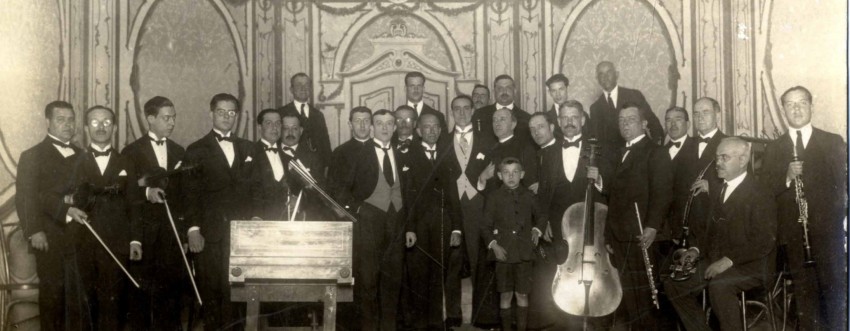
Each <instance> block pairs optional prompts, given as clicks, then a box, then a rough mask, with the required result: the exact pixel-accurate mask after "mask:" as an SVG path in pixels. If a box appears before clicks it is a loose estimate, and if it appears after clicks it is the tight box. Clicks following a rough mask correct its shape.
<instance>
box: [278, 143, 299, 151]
mask: <svg viewBox="0 0 850 331" xmlns="http://www.w3.org/2000/svg"><path fill="white" fill-rule="evenodd" d="M281 148H292V150H293V151H297V150H298V144H295V145H292V146H287V145H286V144H284V145H283V146H281Z"/></svg>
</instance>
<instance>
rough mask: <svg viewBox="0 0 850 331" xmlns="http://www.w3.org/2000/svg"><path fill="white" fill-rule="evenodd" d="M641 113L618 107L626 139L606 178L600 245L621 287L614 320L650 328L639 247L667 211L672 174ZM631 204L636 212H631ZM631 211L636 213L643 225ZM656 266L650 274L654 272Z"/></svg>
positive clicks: (651, 321)
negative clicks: (606, 248) (607, 247)
mask: <svg viewBox="0 0 850 331" xmlns="http://www.w3.org/2000/svg"><path fill="white" fill-rule="evenodd" d="M642 114H643V112H642V111H641V110H640V108H638V106H637V105H632V104H626V105H625V106H624V107H623V109H622V110H620V115H619V118H618V122H619V129H620V135H621V136H622V138H623V139H624V140H625V143H624V144H623V146H622V149H621V151H622V152H620V153H619V155H618V157H617V159H616V161H619V164H618V165H617V167H616V170H615V171H614V176H613V177H612V180H611V181H610V182H611V184H610V185H611V186H610V187H609V192H610V196H609V200H608V201H609V204H608V218H607V222H606V225H605V243H606V244H608V245H610V246H611V248H612V250H613V253H612V256H611V263H612V264H613V265H614V267H616V268H617V269H618V271H619V272H620V282H621V283H622V285H623V299H622V301H621V303H620V306H619V308H617V311H616V312H615V316H614V317H615V319H616V323H617V324H621V325H622V324H625V325H628V326H630V327H632V328H635V329H638V330H651V329H654V328H656V327H657V325H656V324H655V320H656V318H655V314H656V312H655V308H654V305H653V303H652V301H651V293H650V290H649V286H650V284H649V280H648V279H647V270H646V268H645V266H644V260H643V256H642V253H641V249H648V248H649V247H650V245H651V244H652V242H653V241H654V240H655V235H656V232H657V230H658V229H660V228H661V226H662V224H663V220H664V217H665V216H666V215H667V213H669V208H670V202H671V201H672V199H673V197H672V193H673V192H672V189H673V173H672V168H671V166H672V165H671V162H670V155H669V154H668V153H667V151H666V150H665V149H664V148H663V147H661V146H658V145H656V144H655V143H654V142H652V141H651V140H649V138H648V137H647V136H646V133H645V130H646V128H647V125H648V124H647V120H646V119H645V118H644V117H643V116H642ZM635 203H637V206H638V209H639V211H636V210H635ZM636 212H639V213H640V225H642V226H643V229H641V228H640V227H639V225H638V215H637V214H636ZM651 262H652V264H653V265H658V264H657V263H655V262H654V261H651ZM655 269H656V270H654V271H653V273H654V274H655V275H657V274H658V270H657V268H655Z"/></svg>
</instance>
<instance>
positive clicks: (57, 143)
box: [50, 138, 71, 148]
mask: <svg viewBox="0 0 850 331" xmlns="http://www.w3.org/2000/svg"><path fill="white" fill-rule="evenodd" d="M50 140H51V142H52V143H53V144H54V145H56V147H61V148H71V143H70V142H68V143H67V144H66V143H63V142H61V141H59V140H56V139H53V138H51V139H50Z"/></svg>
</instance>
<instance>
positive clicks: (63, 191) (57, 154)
mask: <svg viewBox="0 0 850 331" xmlns="http://www.w3.org/2000/svg"><path fill="white" fill-rule="evenodd" d="M44 117H45V118H46V119H47V137H45V138H44V140H42V141H41V142H40V143H38V144H37V145H35V146H33V147H32V148H30V149H28V150H26V151H24V152H23V153H21V157H20V158H19V161H18V177H17V182H16V183H15V190H16V192H17V194H16V195H15V207H16V209H17V211H18V217H19V218H20V220H21V228H22V229H23V234H24V237H26V238H27V239H28V240H29V242H30V245H32V248H33V249H35V257H36V272H37V274H38V278H39V284H38V287H39V289H38V308H39V320H40V321H41V328H42V330H65V329H82V328H84V326H88V323H89V322H90V321H89V320H87V318H88V317H87V316H88V308H87V307H85V306H84V305H82V304H81V302H82V301H83V298H84V296H85V293H82V292H81V291H80V289H81V286H80V285H81V284H80V279H79V274H78V272H77V270H78V268H77V264H76V259H77V256H76V254H77V251H76V249H75V245H76V243H77V241H78V237H80V236H87V235H89V234H86V233H80V232H81V231H87V230H86V229H83V228H82V225H80V224H77V223H82V222H86V221H87V219H88V215H87V214H86V213H85V212H84V211H82V210H80V209H79V208H77V207H74V206H72V205H71V204H70V203H68V202H70V201H69V200H66V199H65V196H66V195H67V194H69V193H71V192H72V190H73V187H72V186H73V184H74V179H75V178H76V177H77V176H78V174H79V172H81V171H82V165H81V164H80V157H79V156H80V155H81V154H82V150H80V149H79V148H77V147H76V146H74V145H72V144H70V142H71V138H73V137H74V132H75V131H74V129H75V114H74V107H73V106H71V104H69V103H67V102H64V101H54V102H51V103H49V104H47V106H46V107H45V108H44Z"/></svg>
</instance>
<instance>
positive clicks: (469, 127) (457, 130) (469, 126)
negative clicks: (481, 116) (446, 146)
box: [455, 123, 472, 134]
mask: <svg viewBox="0 0 850 331" xmlns="http://www.w3.org/2000/svg"><path fill="white" fill-rule="evenodd" d="M471 131H472V123H470V124H467V125H466V126H464V127H459V126H457V125H455V134H462V133H467V132H471Z"/></svg>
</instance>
